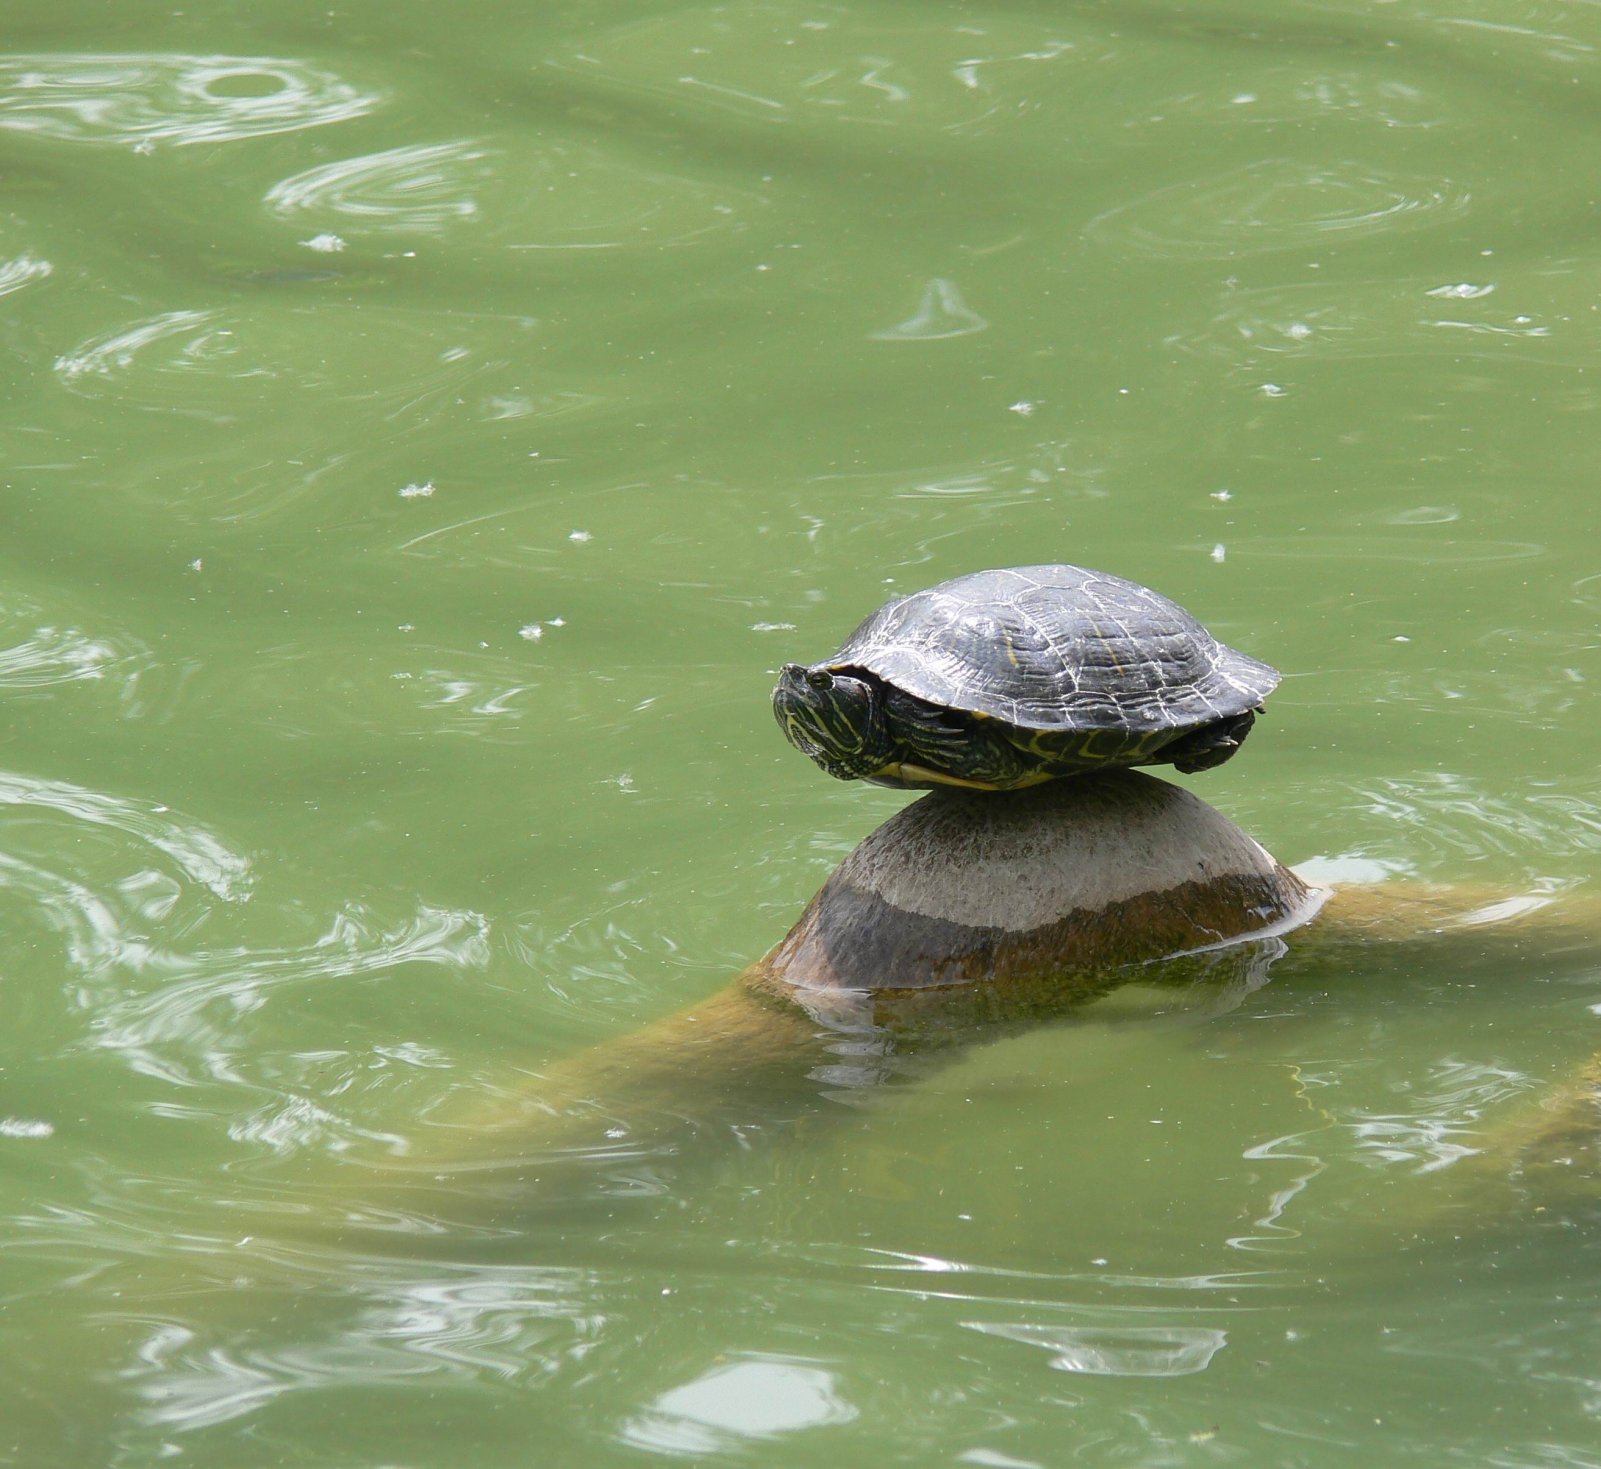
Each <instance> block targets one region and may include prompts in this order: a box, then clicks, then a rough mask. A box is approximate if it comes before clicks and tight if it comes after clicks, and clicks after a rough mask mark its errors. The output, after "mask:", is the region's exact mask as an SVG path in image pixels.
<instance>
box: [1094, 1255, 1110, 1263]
mask: <svg viewBox="0 0 1601 1469" xmlns="http://www.w3.org/2000/svg"><path fill="white" fill-rule="evenodd" d="M1106 1263H1107V1260H1106V1256H1104V1255H1097V1256H1096V1257H1095V1258H1094V1259H1093V1260H1091V1261H1090V1264H1091V1265H1105V1264H1106Z"/></svg>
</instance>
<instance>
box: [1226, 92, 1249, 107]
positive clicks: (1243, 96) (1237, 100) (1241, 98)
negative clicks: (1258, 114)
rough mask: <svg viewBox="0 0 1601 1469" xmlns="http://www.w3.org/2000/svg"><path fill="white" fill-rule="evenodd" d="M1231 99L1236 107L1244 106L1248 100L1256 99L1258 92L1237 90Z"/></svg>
mask: <svg viewBox="0 0 1601 1469" xmlns="http://www.w3.org/2000/svg"><path fill="white" fill-rule="evenodd" d="M1229 101H1230V102H1232V103H1233V104H1234V105H1235V106H1236V107H1243V106H1245V104H1246V103H1247V102H1254V101H1256V93H1255V92H1236V93H1235V94H1234V96H1232V97H1230V98H1229Z"/></svg>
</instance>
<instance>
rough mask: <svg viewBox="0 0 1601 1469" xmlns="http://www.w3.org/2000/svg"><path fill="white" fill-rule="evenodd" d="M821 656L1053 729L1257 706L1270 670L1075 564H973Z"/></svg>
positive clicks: (1147, 593)
mask: <svg viewBox="0 0 1601 1469" xmlns="http://www.w3.org/2000/svg"><path fill="white" fill-rule="evenodd" d="M824 666H825V667H828V668H830V669H836V670H844V669H849V668H857V669H863V670H865V671H867V672H869V673H872V674H875V675H876V676H877V677H878V678H879V679H881V680H883V681H884V682H885V683H887V684H891V685H893V686H894V687H896V688H898V689H900V690H902V691H903V692H905V693H908V694H911V695H912V696H913V697H914V698H917V699H921V700H923V701H924V702H926V703H929V704H933V705H935V706H937V707H939V708H946V709H955V710H961V711H965V712H967V713H970V714H978V715H983V716H986V717H988V718H991V719H996V720H1001V721H1003V722H1004V723H1006V724H1009V725H1012V726H1014V727H1015V728H1018V729H1022V730H1035V731H1050V732H1062V733H1076V732H1090V731H1094V730H1122V731H1126V732H1127V733H1129V734H1131V735H1145V734H1154V733H1157V732H1159V731H1164V730H1170V731H1175V732H1176V731H1180V730H1185V729H1190V728H1195V727H1198V726H1200V725H1204V724H1210V723H1212V722H1213V721H1215V720H1219V719H1227V718H1230V717H1232V716H1235V715H1240V714H1244V713H1246V712H1247V711H1248V710H1253V709H1255V708H1257V707H1258V706H1259V705H1260V704H1261V703H1262V701H1263V700H1264V699H1265V698H1266V697H1267V696H1268V695H1269V694H1270V693H1271V692H1272V691H1273V689H1274V688H1275V687H1277V685H1278V682H1279V674H1278V671H1277V670H1276V669H1274V668H1271V667H1269V666H1268V665H1267V664H1266V663H1261V662H1259V661H1258V660H1257V659H1255V658H1249V657H1247V656H1246V655H1245V654H1244V653H1239V652H1236V651H1235V650H1234V649H1233V648H1230V647H1226V646H1225V645H1224V644H1222V643H1220V642H1218V641H1217V639H1216V638H1214V637H1213V636H1212V635H1211V634H1210V633H1209V632H1207V630H1206V629H1205V628H1204V627H1202V626H1201V624H1200V623H1198V622H1197V621H1196V620H1195V619H1194V618H1193V617H1191V616H1190V614H1189V613H1188V612H1186V611H1185V610H1184V609H1183V608H1182V607H1180V606H1179V605H1178V604H1177V603H1176V602H1171V601H1169V600H1168V599H1167V598H1166V597H1164V596H1161V595H1160V594H1159V593H1157V592H1153V591H1152V590H1151V589H1150V588H1149V587H1142V586H1140V585H1139V584H1138V583H1137V582H1131V581H1126V580H1125V579H1124V578H1122V577H1120V576H1111V575H1109V574H1108V573H1106V572H1104V571H1090V570H1087V569H1086V568H1084V567H1082V566H1014V567H1009V568H1007V569H1005V570H1001V571H979V572H974V573H973V574H971V575H969V576H960V577H957V578H956V579H955V580H953V581H947V582H941V583H940V584H939V585H938V586H935V587H930V588H928V589H927V590H926V591H922V592H916V593H914V594H913V595H911V596H909V597H899V598H896V599H895V600H894V601H891V602H887V603H885V605H884V606H882V607H880V608H879V609H878V611H877V612H875V613H873V615H872V616H871V617H869V618H868V619H867V620H866V621H865V622H863V623H862V625H861V626H860V627H858V628H857V629H856V631H855V632H854V633H852V634H851V635H850V637H849V638H847V639H846V640H845V643H844V646H843V647H841V648H840V650H839V652H838V653H836V654H835V655H834V657H833V658H831V659H829V660H828V661H827V663H826V664H825V665H824Z"/></svg>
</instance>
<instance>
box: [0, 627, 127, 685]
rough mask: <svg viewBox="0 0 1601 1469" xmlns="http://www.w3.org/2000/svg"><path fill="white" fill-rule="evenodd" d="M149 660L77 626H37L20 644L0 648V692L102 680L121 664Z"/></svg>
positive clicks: (15, 643)
mask: <svg viewBox="0 0 1601 1469" xmlns="http://www.w3.org/2000/svg"><path fill="white" fill-rule="evenodd" d="M13 636H14V635H13ZM147 659H148V654H146V655H145V657H144V659H141V658H140V657H139V655H138V654H135V653H132V652H130V651H129V650H126V649H122V648H118V647H116V646H115V645H113V644H112V643H109V642H107V641H106V640H104V639H103V638H96V637H92V636H91V635H90V634H88V633H86V632H83V631H82V630H81V629H79V628H76V627H48V626H46V627H37V628H34V629H33V631H32V632H31V633H29V634H28V635H27V636H25V637H23V638H22V639H21V640H20V641H17V642H14V643H11V644H10V645H9V646H4V647H0V689H43V688H50V687H51V686H53V685H55V684H64V683H79V682H82V681H84V680H94V679H103V678H105V676H106V674H107V672H108V671H109V670H110V669H112V668H114V667H115V666H117V665H118V664H120V663H125V662H142V661H146V660H147Z"/></svg>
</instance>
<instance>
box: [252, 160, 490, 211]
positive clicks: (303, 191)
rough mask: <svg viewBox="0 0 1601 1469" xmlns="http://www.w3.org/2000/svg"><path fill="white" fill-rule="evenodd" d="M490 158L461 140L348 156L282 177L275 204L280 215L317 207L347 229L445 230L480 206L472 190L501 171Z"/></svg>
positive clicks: (270, 199) (270, 194)
mask: <svg viewBox="0 0 1601 1469" xmlns="http://www.w3.org/2000/svg"><path fill="white" fill-rule="evenodd" d="M489 157H490V154H489V153H488V152H487V151H486V150H484V149H482V148H479V147H475V146H474V145H473V144H471V143H465V142H458V143H439V144H434V145H431V146H428V145H418V146H415V147H409V148H391V149H389V150H387V151H386V152H383V153H368V154H364V155H362V156H360V157H356V158H341V159H339V160H338V161H337V162H334V163H325V164H322V165H321V166H320V167H318V168H311V169H307V170H306V171H305V172H304V173H297V174H295V175H294V176H293V177H291V178H287V179H284V180H282V181H281V182H280V183H276V184H274V185H273V186H272V188H270V189H269V190H268V191H267V203H268V205H269V206H270V207H271V208H272V209H273V210H274V211H275V212H277V213H278V214H281V215H285V216H289V215H296V214H311V215H315V216H317V222H318V223H323V222H324V220H325V219H326V220H327V222H329V223H333V222H337V223H338V224H339V226H340V227H341V228H342V229H347V230H348V229H350V228H352V227H354V226H361V225H367V226H370V227H372V228H375V229H391V230H408V231H415V230H429V231H437V230H441V229H444V228H445V227H446V226H448V225H450V224H452V223H454V222H455V221H457V220H463V219H472V218H473V217H475V216H476V215H477V214H478V213H479V205H478V202H477V200H476V199H475V198H474V197H473V195H472V193H471V190H472V188H473V186H474V184H475V183H476V184H480V185H481V184H484V183H487V182H489V181H490V180H491V179H492V178H493V173H494V171H493V169H492V168H491V167H490V166H489V164H488V163H487V160H488V159H489Z"/></svg>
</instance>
